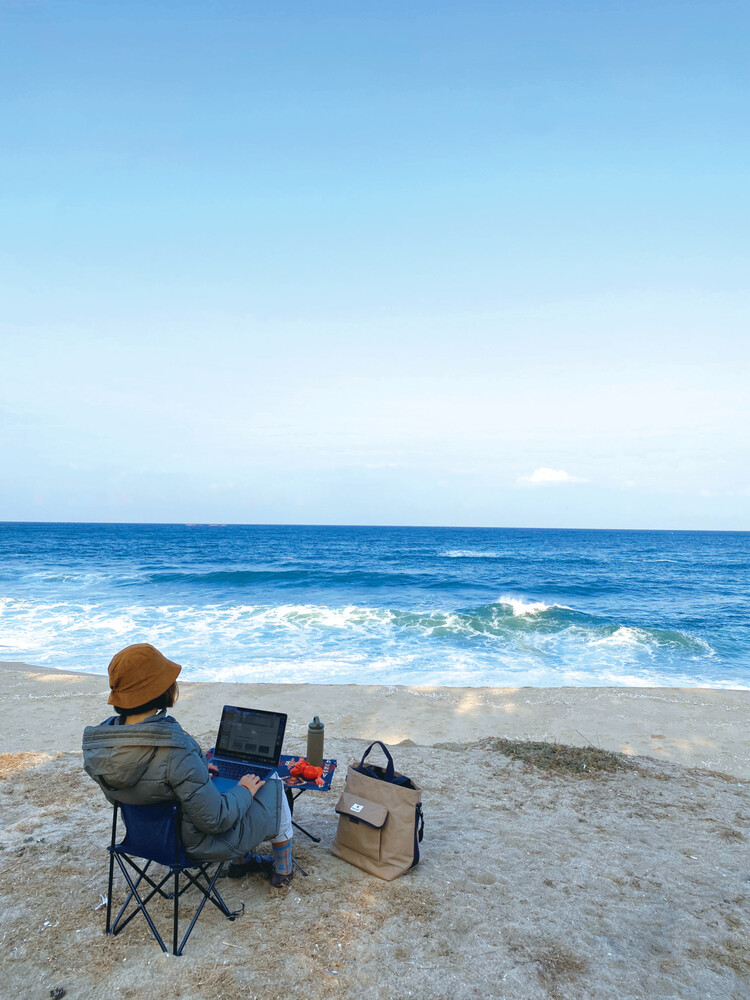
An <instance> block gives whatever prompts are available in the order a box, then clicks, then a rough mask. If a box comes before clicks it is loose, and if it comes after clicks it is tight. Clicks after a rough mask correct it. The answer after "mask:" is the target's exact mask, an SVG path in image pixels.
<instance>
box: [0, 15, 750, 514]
mask: <svg viewBox="0 0 750 1000" xmlns="http://www.w3.org/2000/svg"><path fill="white" fill-rule="evenodd" d="M749 29H750V8H749V7H748V5H747V4H746V3H744V2H739V0H738V2H724V0H710V2H690V0H675V2H662V0H648V2H643V0H629V2H627V3H625V2H618V0H612V2H607V3H603V2H602V0H596V2H581V0H567V2H562V0H557V2H552V0H548V2H540V0H527V2H525V3H523V4H520V3H517V2H512V3H511V2H503V0H494V2H473V0H464V2H461V3H457V2H453V3H449V2H440V0H432V2H429V3H428V2H422V0H412V2H408V3H404V2H403V0H400V2H391V0H378V2H377V3H369V2H367V0H362V2H357V3H352V2H351V0H347V2H328V0H318V2H316V3H314V4H313V3H302V2H292V0H280V2H277V3H260V2H256V0H237V2H233V0H201V2H191V0H179V2H178V0H173V2H161V0H148V2H138V0H128V2H124V0H112V2H108V3H101V2H100V0H95V2H78V0H57V2H44V0H34V2H23V0H13V2H10V0H4V2H3V0H0V135H1V136H2V141H1V142H0V303H1V305H0V468H2V469H3V470H4V472H3V474H2V476H0V520H33V521H37V520H51V521H173V522H182V521H188V522H241V523H315V524H424V525H469V526H471V525H477V526H480V525H481V526H493V525H497V526H532V527H592V528H595V527H602V528H606V527H609V528H618V527H619V528H664V529H726V530H750V445H749V441H750V437H749V432H750V393H748V385H749V384H750V337H749V336H748V326H749V324H748V315H749V314H750V309H749V306H750V289H749V287H748V275H750V252H749V249H748V233H750V210H749V209H750V197H749V194H748V191H749V190H750V188H749V185H748V166H749V164H750V159H749V157H748V154H749V153H750V129H749V127H748V126H749V122H748V108H749V107H750V102H749V97H750V89H749V74H748V69H747V66H748V60H747V37H748V30H749Z"/></svg>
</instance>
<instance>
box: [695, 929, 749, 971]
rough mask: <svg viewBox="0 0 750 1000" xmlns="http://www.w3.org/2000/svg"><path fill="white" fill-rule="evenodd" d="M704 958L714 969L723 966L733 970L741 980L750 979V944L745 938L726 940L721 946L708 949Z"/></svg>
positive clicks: (717, 945) (704, 953)
mask: <svg viewBox="0 0 750 1000" xmlns="http://www.w3.org/2000/svg"><path fill="white" fill-rule="evenodd" d="M703 956H704V957H705V958H706V959H707V960H708V962H709V963H710V964H711V965H713V966H714V967H716V966H718V967H719V968H721V967H722V966H723V967H724V968H727V969H731V970H732V972H734V973H735V974H736V975H737V976H739V977H740V979H750V944H748V942H747V940H745V939H744V938H743V939H739V938H736V937H732V938H726V939H725V940H724V941H722V942H721V943H720V944H715V945H711V946H710V947H708V948H706V949H705V950H704V951H703ZM695 957H697V956H695Z"/></svg>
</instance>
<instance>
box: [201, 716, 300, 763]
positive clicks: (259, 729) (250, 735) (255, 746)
mask: <svg viewBox="0 0 750 1000" xmlns="http://www.w3.org/2000/svg"><path fill="white" fill-rule="evenodd" d="M285 729H286V715H284V713H283V712H264V711H261V710H260V709H257V708H238V707H236V706H234V705H225V706H224V711H223V712H222V713H221V725H220V726H219V735H218V737H217V739H216V751H215V752H216V755H217V757H231V758H233V759H234V760H239V761H248V762H250V763H253V764H265V765H266V766H268V767H275V766H276V765H277V764H278V762H279V755H280V754H281V747H282V744H283V742H284V730H285Z"/></svg>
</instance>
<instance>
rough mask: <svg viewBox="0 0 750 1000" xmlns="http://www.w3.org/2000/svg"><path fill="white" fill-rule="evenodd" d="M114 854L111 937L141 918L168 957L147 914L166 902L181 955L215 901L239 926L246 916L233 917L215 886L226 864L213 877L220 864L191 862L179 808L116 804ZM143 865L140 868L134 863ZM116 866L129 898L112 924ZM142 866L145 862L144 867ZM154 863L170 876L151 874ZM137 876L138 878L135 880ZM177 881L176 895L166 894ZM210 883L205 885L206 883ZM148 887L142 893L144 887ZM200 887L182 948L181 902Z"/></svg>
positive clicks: (174, 948) (174, 944)
mask: <svg viewBox="0 0 750 1000" xmlns="http://www.w3.org/2000/svg"><path fill="white" fill-rule="evenodd" d="M118 811H120V812H122V818H123V820H124V821H125V828H126V829H125V837H124V839H123V840H122V841H121V843H119V844H118V843H117V842H116V841H117V814H118ZM108 850H109V891H108V893H107V934H113V935H114V934H119V932H120V931H121V930H123V929H124V928H125V927H126V926H127V925H128V924H129V923H130V921H131V920H132V919H133V917H134V916H136V914H138V913H142V914H143V916H144V917H145V918H146V921H147V923H148V926H149V927H150V928H151V932H152V933H153V935H154V937H155V938H156V940H157V941H158V943H159V945H160V946H161V950H162V951H164V952H166V951H167V947H166V945H165V944H164V941H163V940H162V937H161V934H159V932H158V930H157V929H156V925H155V924H154V921H153V919H152V917H151V914H150V913H149V911H148V909H147V905H148V903H149V902H150V901H151V900H152V899H153V897H154V896H159V897H161V898H163V899H171V900H172V901H173V907H172V954H174V955H181V954H182V949H183V948H184V947H185V944H186V942H187V939H188V938H189V937H190V933H191V931H192V930H193V927H195V923H196V921H197V920H198V917H199V916H200V915H201V912H202V910H203V907H204V906H205V905H206V903H207V902H208V901H209V900H210V901H211V902H212V903H213V904H214V906H215V907H216V908H217V909H219V910H221V912H222V913H223V914H224V916H225V917H227V919H228V920H234V919H235V917H237V916H239V915H240V913H242V912H243V910H244V906H243V908H242V909H241V910H237V911H235V912H232V911H231V910H230V909H229V907H228V906H227V904H226V903H225V902H224V900H223V899H222V898H221V896H220V895H219V892H218V890H217V889H216V886H215V883H216V880H217V879H218V878H219V876H220V875H221V871H222V868H223V867H224V862H223V861H222V862H219V863H218V865H217V868H216V871H215V872H214V873H213V875H210V873H209V869H210V868H211V866H212V865H214V864H217V863H216V862H211V861H206V862H202V861H195V860H193V859H192V858H190V857H188V855H187V854H186V853H185V849H184V847H183V846H182V841H181V839H180V807H179V805H178V804H177V803H175V802H165V803H163V804H162V803H159V804H157V805H152V806H131V805H126V804H125V803H117V804H116V805H115V807H114V811H113V813H112V841H111V843H110V846H109V847H108ZM134 858H136V859H139V861H140V862H141V863H140V864H139V863H137V861H135V860H134ZM115 861H117V864H118V865H119V866H120V871H121V872H122V874H123V876H124V877H125V881H126V882H127V884H128V887H129V892H128V895H127V898H126V900H125V902H124V903H123V905H122V907H121V909H120V912H119V913H118V914H117V916H116V917H115V920H114V923H113V922H112V919H111V918H112V882H113V877H114V867H115ZM143 861H145V862H146V864H145V865H143V864H142V863H143ZM152 863H155V864H159V865H164V866H166V868H167V873H166V874H165V875H158V874H157V875H154V876H153V877H152V875H150V874H149V868H150V867H151V865H152ZM131 869H132V872H134V873H137V878H134V875H133V874H132V873H131ZM181 875H182V876H184V877H185V879H186V882H184V883H183V885H182V886H180V876H181ZM170 879H172V880H173V888H172V891H171V892H170V891H167V890H165V888H164V886H165V885H167V882H169V880H170ZM204 881H205V883H206V884H205V885H204V884H203V882H204ZM142 882H145V883H147V886H144V887H143V888H141V889H140V892H139V887H140V886H141V883H142ZM191 885H192V886H195V888H196V889H198V890H199V892H200V893H201V894H202V897H203V898H202V899H201V901H200V904H199V906H198V908H197V910H196V911H195V913H194V914H193V917H192V920H191V921H190V926H189V927H188V929H187V931H186V932H185V935H184V937H183V938H182V941H180V943H179V946H178V932H177V928H178V922H179V903H180V897H181V896H182V895H183V894H184V893H185V892H186V891H187V890H188V889H189V888H190V886H191ZM148 886H150V892H148V895H146V896H143V895H142V893H143V891H144V889H145V888H147V887H148ZM131 901H134V902H135V909H134V910H133V911H132V912H131V913H130V914H129V916H127V917H125V919H123V917H124V915H125V911H126V910H127V908H128V906H129V905H130V903H131Z"/></svg>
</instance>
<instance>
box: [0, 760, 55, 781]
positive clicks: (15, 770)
mask: <svg viewBox="0 0 750 1000" xmlns="http://www.w3.org/2000/svg"><path fill="white" fill-rule="evenodd" d="M48 760H52V758H51V757H50V755H49V754H48V753H0V780H1V781H7V780H8V778H11V777H13V776H14V775H17V774H19V773H20V772H21V771H27V770H28V769H29V768H30V767H38V766H39V765H40V764H46V763H47V761H48Z"/></svg>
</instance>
